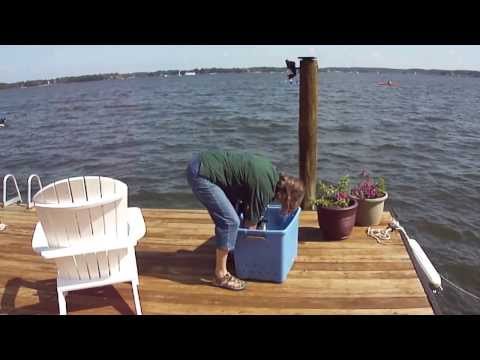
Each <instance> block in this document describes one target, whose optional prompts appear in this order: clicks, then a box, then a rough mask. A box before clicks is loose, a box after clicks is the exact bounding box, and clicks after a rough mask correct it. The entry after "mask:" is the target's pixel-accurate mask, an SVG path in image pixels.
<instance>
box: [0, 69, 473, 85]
mask: <svg viewBox="0 0 480 360" xmlns="http://www.w3.org/2000/svg"><path fill="white" fill-rule="evenodd" d="M318 70H319V72H330V71H340V72H361V73H375V72H381V73H402V74H408V73H417V74H430V75H443V76H448V75H450V76H466V77H480V71H475V70H435V69H432V70H430V69H415V68H412V69H390V68H378V67H377V68H369V67H326V68H319V69H318ZM186 72H195V73H196V74H198V75H204V74H225V73H252V72H253V73H255V72H260V73H264V72H278V73H281V72H285V68H284V67H268V66H261V67H249V68H216V67H214V68H200V69H197V68H196V69H192V70H158V71H153V72H133V73H125V74H120V73H105V74H90V75H80V76H64V77H58V78H54V79H47V80H27V81H17V82H14V83H0V89H10V88H23V87H34V86H46V85H53V84H62V83H72V82H86V81H101V80H126V79H132V78H148V77H163V76H165V75H166V76H176V75H179V74H180V75H184V74H185V73H186Z"/></svg>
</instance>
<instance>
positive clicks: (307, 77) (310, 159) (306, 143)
mask: <svg viewBox="0 0 480 360" xmlns="http://www.w3.org/2000/svg"><path fill="white" fill-rule="evenodd" d="M299 59H300V118H299V122H298V142H299V164H300V172H299V175H300V179H302V180H303V182H304V184H305V197H304V199H303V203H302V208H303V209H306V210H312V209H313V203H314V201H315V197H316V185H317V67H318V65H317V60H316V59H315V58H314V57H300V58H299Z"/></svg>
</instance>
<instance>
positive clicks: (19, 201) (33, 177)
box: [3, 174, 43, 209]
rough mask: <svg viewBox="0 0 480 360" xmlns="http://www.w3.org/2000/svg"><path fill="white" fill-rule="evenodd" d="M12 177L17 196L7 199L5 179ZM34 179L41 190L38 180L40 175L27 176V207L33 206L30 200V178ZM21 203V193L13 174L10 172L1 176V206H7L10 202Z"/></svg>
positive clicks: (40, 183)
mask: <svg viewBox="0 0 480 360" xmlns="http://www.w3.org/2000/svg"><path fill="white" fill-rule="evenodd" d="M9 178H12V180H13V184H14V185H15V189H16V191H17V196H15V197H14V198H12V199H10V200H8V201H7V180H8V179H9ZM33 179H36V180H37V183H38V187H39V190H38V191H40V190H42V188H43V187H42V182H41V181H40V177H39V176H38V175H37V174H32V175H30V176H29V177H28V202H27V209H32V208H33V207H35V204H34V203H33V202H32V180H33ZM14 203H16V204H21V203H22V195H21V194H20V190H19V189H18V184H17V180H16V179H15V176H13V175H12V174H7V175H5V177H4V178H3V207H4V208H5V207H7V206H8V205H11V204H14Z"/></svg>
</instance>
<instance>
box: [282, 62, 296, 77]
mask: <svg viewBox="0 0 480 360" xmlns="http://www.w3.org/2000/svg"><path fill="white" fill-rule="evenodd" d="M285 63H286V64H287V77H288V80H289V81H290V83H292V79H293V78H294V77H295V76H296V75H297V68H296V66H295V61H290V60H285Z"/></svg>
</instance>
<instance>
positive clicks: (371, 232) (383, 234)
mask: <svg viewBox="0 0 480 360" xmlns="http://www.w3.org/2000/svg"><path fill="white" fill-rule="evenodd" d="M391 232H392V228H391V227H390V226H388V227H387V228H386V229H373V228H371V227H368V229H367V235H368V236H371V237H373V238H374V239H375V240H377V242H378V243H379V244H382V245H386V244H388V243H386V242H385V241H386V240H390V238H391V237H390V233H391ZM439 275H440V277H441V278H442V279H443V280H445V281H446V282H447V283H448V284H450V285H451V286H452V287H454V288H455V289H457V290H459V291H461V292H463V293H464V294H466V295H469V296H471V297H473V298H474V299H476V300H479V301H480V297H479V296H477V295H475V294H472V293H471V292H469V291H467V290H465V289H463V288H461V287H460V286H458V285H457V284H455V283H454V282H453V281H451V280H448V279H447V278H446V277H445V276H443V275H442V274H439Z"/></svg>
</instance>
